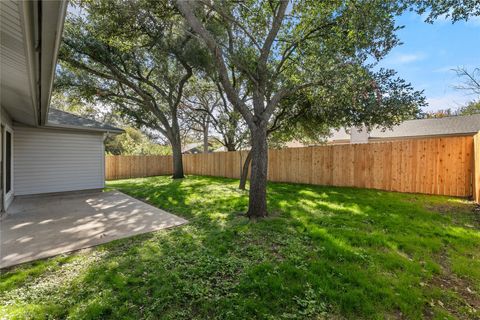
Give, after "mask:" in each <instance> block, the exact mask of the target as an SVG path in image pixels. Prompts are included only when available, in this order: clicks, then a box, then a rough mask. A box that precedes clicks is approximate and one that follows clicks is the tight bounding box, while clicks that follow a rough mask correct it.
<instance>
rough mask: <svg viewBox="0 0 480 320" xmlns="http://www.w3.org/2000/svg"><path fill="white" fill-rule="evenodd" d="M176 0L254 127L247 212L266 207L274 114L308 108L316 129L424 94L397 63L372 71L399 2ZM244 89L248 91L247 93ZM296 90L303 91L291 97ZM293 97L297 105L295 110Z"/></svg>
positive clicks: (387, 113)
mask: <svg viewBox="0 0 480 320" xmlns="http://www.w3.org/2000/svg"><path fill="white" fill-rule="evenodd" d="M176 4H177V7H178V9H179V10H180V12H181V13H182V14H183V16H184V17H185V20H186V22H187V24H186V29H187V30H191V31H192V32H193V33H194V34H195V35H196V36H197V37H198V38H199V39H201V40H202V41H203V43H204V45H205V47H206V48H208V50H209V52H210V57H211V59H212V60H213V61H214V65H215V69H216V72H217V73H218V79H219V81H220V83H221V85H222V88H223V89H224V91H225V93H226V96H227V97H228V99H229V101H230V102H231V103H232V105H233V106H234V107H235V109H236V110H237V111H238V112H239V113H240V114H241V115H242V117H243V118H244V120H245V121H246V123H247V125H248V127H249V129H250V133H251V137H252V170H251V187H250V202H249V211H248V213H249V215H250V216H251V217H252V216H253V217H256V216H265V215H266V214H267V209H266V195H265V190H266V174H267V148H268V146H267V135H268V131H269V127H270V126H272V123H273V125H275V123H280V122H281V121H280V122H279V121H278V120H275V119H276V118H278V117H282V118H283V117H285V115H291V116H292V117H291V118H290V119H298V117H299V115H298V114H302V113H303V112H305V113H308V117H307V118H306V119H308V120H311V121H314V119H315V120H316V121H317V123H318V125H319V127H320V128H323V127H326V126H329V125H332V124H333V125H335V126H339V125H356V124H358V125H359V124H364V125H367V126H373V125H384V126H388V125H392V124H395V123H397V122H398V121H401V120H402V119H403V118H404V117H406V116H408V117H411V116H412V115H414V114H416V113H417V112H418V110H419V109H418V108H419V106H421V105H422V104H423V103H424V100H423V97H422V95H421V93H420V92H415V91H414V90H413V89H412V88H411V86H409V85H408V84H406V83H405V82H404V81H403V80H401V79H397V80H394V79H392V76H393V72H391V71H388V70H386V71H380V72H378V73H374V72H373V71H372V70H373V66H374V65H375V63H376V62H377V61H379V60H380V59H382V58H383V57H384V56H385V55H386V54H387V53H388V52H389V51H390V50H391V48H393V47H394V46H396V45H397V44H398V43H399V41H398V39H397V37H396V31H397V30H398V27H397V26H396V25H395V20H394V17H395V16H396V15H397V14H400V13H401V12H402V10H403V9H404V8H405V7H404V6H403V5H402V4H401V3H398V2H397V1H368V2H360V3H359V2H357V1H329V2H320V1H254V0H250V1H242V2H238V1H182V0H177V1H176ZM232 66H233V67H234V68H235V70H236V72H230V70H231V67H232ZM378 80H380V81H381V82H379V81H378ZM239 82H241V84H239ZM242 92H249V93H250V100H249V102H246V101H243V100H242V99H241V93H242ZM296 95H301V96H302V99H301V100H300V101H295V100H294V99H293V97H295V96H296ZM334 97H335V98H336V99H337V100H336V101H334V100H333V98H334ZM289 99H290V102H291V103H290V104H287V103H286V102H287V101H288V100H289ZM292 103H293V106H294V108H296V109H298V111H299V112H292ZM305 108H306V109H305ZM301 109H303V111H301ZM287 118H288V117H287ZM284 123H286V122H285V121H284ZM307 123H308V122H307Z"/></svg>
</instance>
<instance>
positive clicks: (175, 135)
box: [169, 129, 185, 179]
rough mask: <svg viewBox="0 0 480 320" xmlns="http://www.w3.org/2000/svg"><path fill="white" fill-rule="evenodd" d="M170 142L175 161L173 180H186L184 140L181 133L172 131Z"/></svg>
mask: <svg viewBox="0 0 480 320" xmlns="http://www.w3.org/2000/svg"><path fill="white" fill-rule="evenodd" d="M169 140H170V143H171V145H172V155H173V157H172V160H173V176H172V178H173V179H182V178H185V176H184V175H183V161H182V140H181V138H180V132H179V131H178V130H175V129H172V130H171V132H169Z"/></svg>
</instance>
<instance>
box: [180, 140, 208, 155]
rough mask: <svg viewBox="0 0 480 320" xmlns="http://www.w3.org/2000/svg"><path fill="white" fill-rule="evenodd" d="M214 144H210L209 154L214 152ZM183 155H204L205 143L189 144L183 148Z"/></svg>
mask: <svg viewBox="0 0 480 320" xmlns="http://www.w3.org/2000/svg"><path fill="white" fill-rule="evenodd" d="M212 147H213V146H212V144H211V143H210V142H209V143H208V152H213V151H214V150H213V148H212ZM182 153H203V142H193V143H188V144H186V145H185V146H184V147H183V148H182Z"/></svg>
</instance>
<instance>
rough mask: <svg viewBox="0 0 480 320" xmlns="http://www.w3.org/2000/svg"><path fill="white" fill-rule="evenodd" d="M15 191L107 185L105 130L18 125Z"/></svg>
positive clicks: (14, 144) (70, 189) (39, 191)
mask: <svg viewBox="0 0 480 320" xmlns="http://www.w3.org/2000/svg"><path fill="white" fill-rule="evenodd" d="M13 136H14V143H13V154H14V161H13V167H14V172H13V179H14V180H13V181H14V185H13V187H14V192H15V195H28V194H38V193H49V192H63V191H75V190H87V189H98V188H103V187H104V181H105V180H104V146H103V134H102V133H89V132H88V133H87V132H81V131H68V130H57V129H43V128H31V127H22V126H15V127H14V135H13Z"/></svg>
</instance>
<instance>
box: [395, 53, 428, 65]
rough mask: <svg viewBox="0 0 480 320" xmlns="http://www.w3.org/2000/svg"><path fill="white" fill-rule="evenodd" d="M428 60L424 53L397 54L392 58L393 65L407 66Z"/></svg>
mask: <svg viewBox="0 0 480 320" xmlns="http://www.w3.org/2000/svg"><path fill="white" fill-rule="evenodd" d="M425 58H426V55H425V54H424V53H408V54H396V55H394V56H392V57H391V58H390V63H392V64H407V63H412V62H415V61H420V60H423V59H425Z"/></svg>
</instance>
